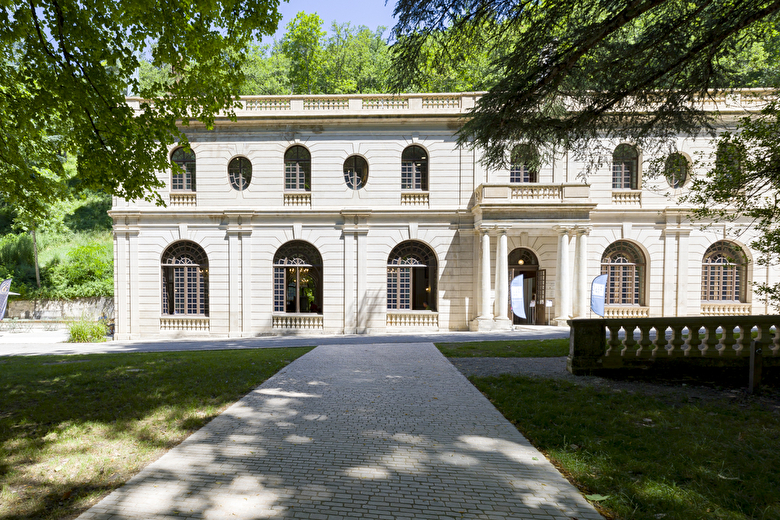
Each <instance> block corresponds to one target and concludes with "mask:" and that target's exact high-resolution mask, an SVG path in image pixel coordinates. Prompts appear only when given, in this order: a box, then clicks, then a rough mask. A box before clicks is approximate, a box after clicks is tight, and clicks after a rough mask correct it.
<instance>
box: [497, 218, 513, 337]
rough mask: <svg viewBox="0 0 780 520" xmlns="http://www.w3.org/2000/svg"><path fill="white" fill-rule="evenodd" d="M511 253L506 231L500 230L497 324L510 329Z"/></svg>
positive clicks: (499, 326)
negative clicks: (508, 247) (508, 249)
mask: <svg viewBox="0 0 780 520" xmlns="http://www.w3.org/2000/svg"><path fill="white" fill-rule="evenodd" d="M508 256H509V252H508V251H507V237H506V229H499V230H498V244H497V245H496V305H495V309H496V310H495V312H496V324H497V327H498V328H501V329H509V328H511V327H512V320H510V319H509V318H508V316H507V315H508V313H509V265H508V262H509V258H508Z"/></svg>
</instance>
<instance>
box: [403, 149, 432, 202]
mask: <svg viewBox="0 0 780 520" xmlns="http://www.w3.org/2000/svg"><path fill="white" fill-rule="evenodd" d="M401 189H402V190H418V191H428V152H426V151H425V148H423V147H422V146H417V145H412V146H407V147H406V149H405V150H404V152H403V154H402V155H401Z"/></svg>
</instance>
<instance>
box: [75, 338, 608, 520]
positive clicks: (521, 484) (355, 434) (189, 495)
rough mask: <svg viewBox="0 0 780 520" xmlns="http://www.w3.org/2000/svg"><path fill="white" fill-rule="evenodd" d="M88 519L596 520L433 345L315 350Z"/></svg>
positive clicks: (153, 466) (84, 519)
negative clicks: (343, 519)
mask: <svg viewBox="0 0 780 520" xmlns="http://www.w3.org/2000/svg"><path fill="white" fill-rule="evenodd" d="M79 518H80V519H82V520H87V519H109V518H110V519H124V518H139V519H140V518H143V519H151V518H203V519H250V518H251V519H261V518H296V519H312V520H313V519H335V518H372V519H384V518H386V519H401V518H421V519H422V518H425V519H442V518H472V519H473V518H478V519H496V518H516V519H532V518H533V519H557V520H570V519H572V518H576V519H578V520H585V519H600V518H602V517H601V516H600V515H599V514H598V513H597V512H596V511H595V510H594V509H593V508H592V507H591V506H590V505H589V504H588V503H587V501H586V500H585V499H584V498H583V497H582V496H581V494H580V493H579V492H578V491H577V490H576V489H575V488H574V487H572V486H571V485H570V484H569V483H568V482H567V481H566V480H564V479H563V477H562V476H561V475H560V474H559V473H558V472H557V471H556V470H555V468H554V467H553V466H552V465H551V464H550V463H549V462H548V461H547V460H546V459H545V458H544V457H543V456H542V455H541V454H540V453H539V452H538V451H537V450H536V449H534V448H533V447H532V446H531V445H530V444H529V443H528V441H526V440H525V439H524V438H523V437H522V436H521V435H520V434H519V433H518V432H517V430H516V429H515V428H514V427H513V426H512V425H511V424H510V423H509V422H508V421H506V420H505V419H504V418H503V417H502V416H501V414H499V413H498V411H497V410H496V409H495V408H494V407H493V406H492V405H491V404H490V403H489V402H488V401H487V399H485V397H483V396H482V394H480V393H479V391H477V390H476V389H475V388H474V387H473V386H472V385H471V384H470V383H469V382H468V380H467V379H466V378H465V377H463V376H462V375H461V374H460V373H459V372H458V371H457V369H455V367H454V366H453V365H452V364H450V363H449V362H448V361H447V360H446V359H445V358H444V357H443V356H442V355H441V354H440V353H439V352H438V350H436V348H435V347H434V346H433V345H432V344H431V343H417V344H411V343H405V344H400V343H398V344H391V343H385V344H366V345H328V346H320V347H318V348H317V349H315V350H313V351H312V352H310V353H309V354H306V355H305V356H303V357H301V358H299V359H298V360H297V361H295V362H293V363H292V364H290V365H288V366H287V367H286V368H285V369H284V370H282V371H281V372H279V373H278V374H276V375H275V376H274V377H272V378H270V379H269V380H268V381H266V382H265V383H264V384H263V385H262V386H260V387H258V388H257V389H255V390H254V391H252V392H251V393H249V394H248V395H247V396H245V397H244V398H243V399H241V400H240V401H239V402H238V403H236V404H235V405H233V406H232V407H230V408H229V409H228V410H227V411H225V412H224V413H223V414H222V415H220V416H219V417H218V418H216V419H215V420H213V421H212V422H210V423H209V424H208V425H206V426H205V427H204V428H202V429H201V430H199V431H198V432H196V433H195V434H194V435H192V436H191V437H189V438H188V439H187V440H186V441H184V442H183V443H182V444H181V445H179V446H178V447H177V448H174V449H173V450H171V451H170V452H168V454H166V455H165V456H163V457H162V458H160V459H159V460H158V461H157V462H155V463H153V464H151V465H150V466H148V467H147V468H146V469H144V470H143V471H142V472H141V473H140V474H138V475H137V476H136V477H135V478H133V479H132V480H130V482H128V483H127V484H126V485H125V486H124V487H122V488H120V489H118V490H117V491H115V492H114V493H112V494H111V495H109V496H108V497H106V498H105V499H104V500H103V501H102V502H100V503H99V504H97V505H96V506H95V507H93V508H92V509H90V510H89V511H88V512H86V513H84V514H83V515H82V516H81V517H79Z"/></svg>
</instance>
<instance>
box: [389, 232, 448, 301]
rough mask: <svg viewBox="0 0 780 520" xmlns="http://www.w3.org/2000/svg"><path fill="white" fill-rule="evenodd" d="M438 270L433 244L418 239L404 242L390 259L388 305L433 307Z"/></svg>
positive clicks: (391, 254)
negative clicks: (430, 245) (428, 244)
mask: <svg viewBox="0 0 780 520" xmlns="http://www.w3.org/2000/svg"><path fill="white" fill-rule="evenodd" d="M437 273H438V267H437V262H436V257H435V255H434V254H433V251H432V250H431V248H430V247H428V246H427V245H425V244H423V243H422V242H419V241H416V240H407V241H405V242H401V243H400V244H399V245H397V246H396V247H395V248H394V249H393V250H392V251H391V252H390V255H389V256H388V259H387V308H388V309H389V310H404V309H411V310H434V309H435V307H436V277H437Z"/></svg>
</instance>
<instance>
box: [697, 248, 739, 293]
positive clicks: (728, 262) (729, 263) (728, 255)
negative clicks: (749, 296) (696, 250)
mask: <svg viewBox="0 0 780 520" xmlns="http://www.w3.org/2000/svg"><path fill="white" fill-rule="evenodd" d="M746 266H747V261H746V258H745V254H744V253H743V252H742V249H740V247H739V246H737V245H736V244H733V243H731V242H727V241H725V240H720V241H718V242H715V243H714V244H712V245H711V246H710V247H709V248H707V251H705V252H704V257H703V258H702V266H701V299H702V301H705V302H720V301H732V302H745V299H746V298H745V285H746V280H745V278H746V273H745V271H746Z"/></svg>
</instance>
